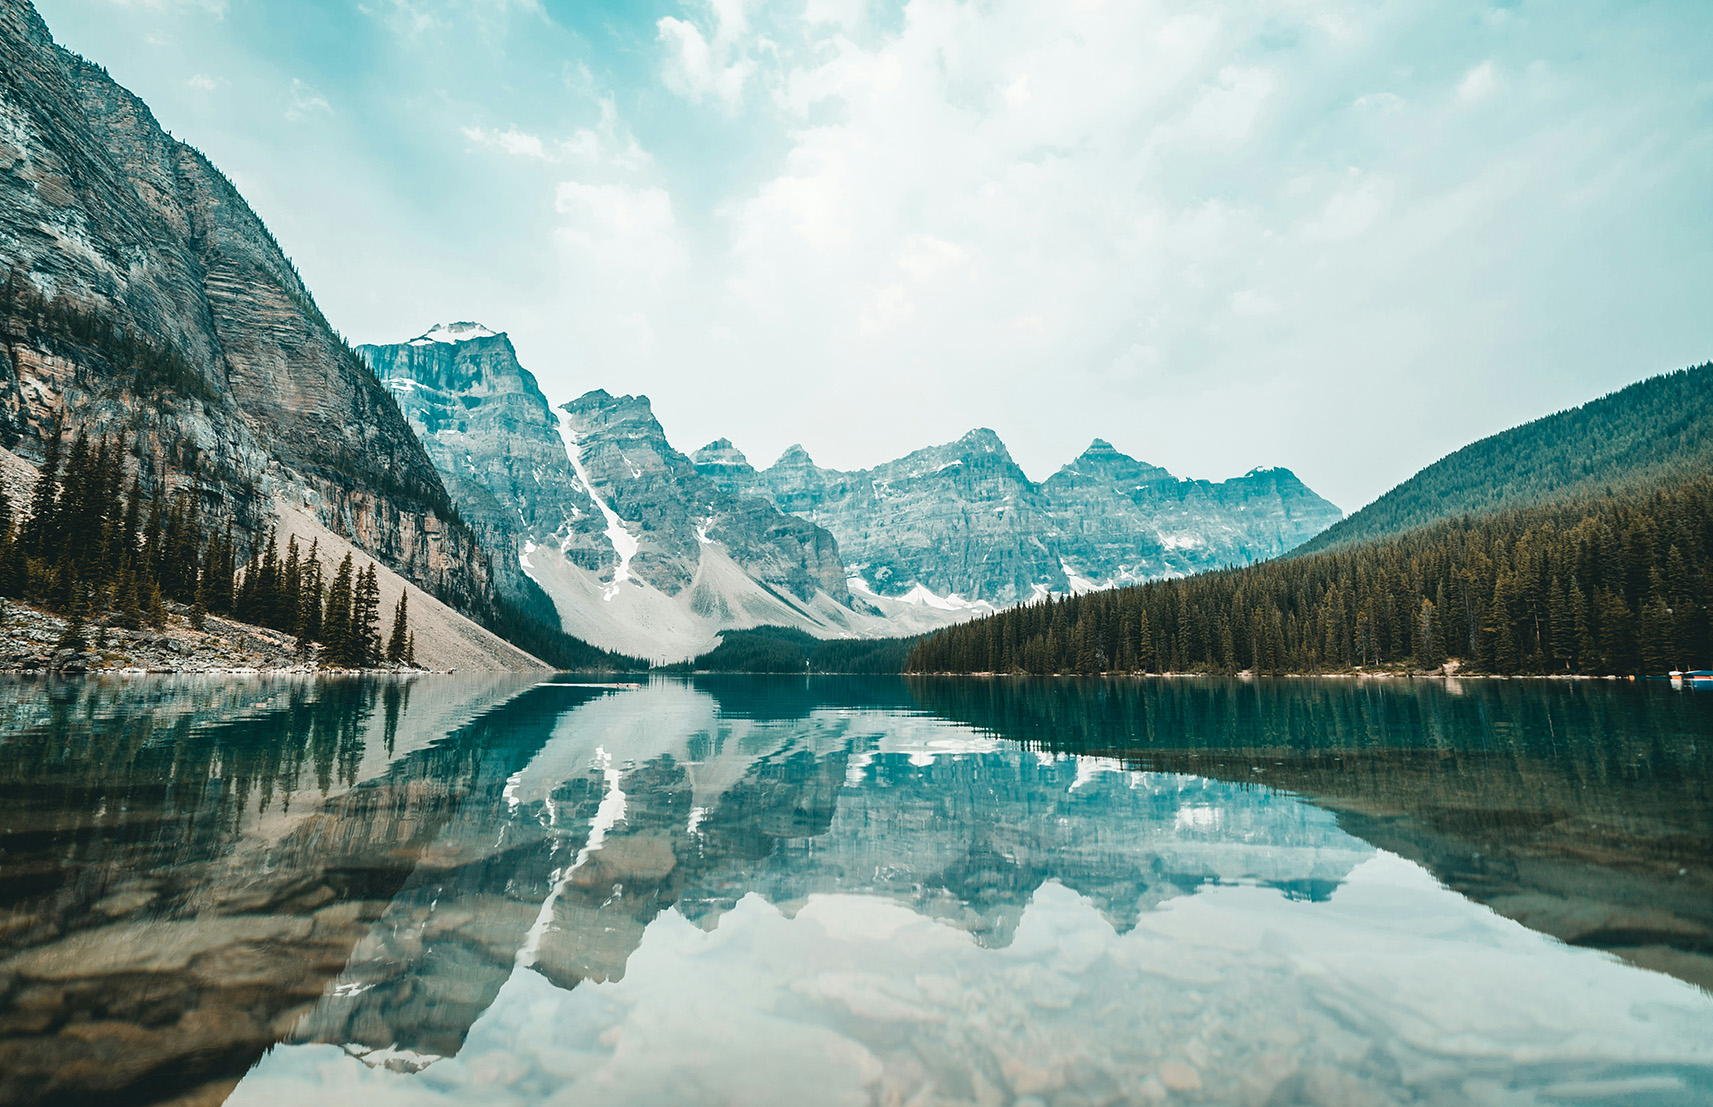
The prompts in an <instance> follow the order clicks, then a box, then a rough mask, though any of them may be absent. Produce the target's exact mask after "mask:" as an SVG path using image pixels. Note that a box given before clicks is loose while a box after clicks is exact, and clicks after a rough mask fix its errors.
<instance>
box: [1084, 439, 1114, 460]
mask: <svg viewBox="0 0 1713 1107" xmlns="http://www.w3.org/2000/svg"><path fill="white" fill-rule="evenodd" d="M1117 452H1118V449H1117V447H1115V446H1113V444H1112V443H1110V442H1108V441H1107V440H1106V439H1104V438H1097V439H1095V440H1094V441H1093V442H1090V443H1089V444H1088V449H1086V450H1084V451H1083V456H1084V457H1098V456H1100V455H1102V454H1115V453H1117Z"/></svg>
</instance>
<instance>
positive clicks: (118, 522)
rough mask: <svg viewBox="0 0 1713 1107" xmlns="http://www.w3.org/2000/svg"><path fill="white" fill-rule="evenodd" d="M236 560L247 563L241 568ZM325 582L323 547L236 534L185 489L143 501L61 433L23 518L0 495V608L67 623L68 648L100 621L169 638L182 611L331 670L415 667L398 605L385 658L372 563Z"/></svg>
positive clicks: (134, 483) (113, 465) (118, 466)
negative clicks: (246, 629)
mask: <svg viewBox="0 0 1713 1107" xmlns="http://www.w3.org/2000/svg"><path fill="white" fill-rule="evenodd" d="M240 547H243V548H246V549H248V550H250V551H251V554H250V556H249V559H248V561H247V562H245V563H243V564H240V563H239V560H238V558H239V554H238V551H239V548H240ZM325 575H326V570H325V568H324V566H323V564H322V561H321V559H320V556H319V550H318V549H317V548H316V546H315V545H314V544H311V546H310V548H309V549H308V550H306V551H305V550H300V549H299V548H298V545H297V541H296V539H295V538H293V539H291V540H289V541H288V542H287V543H286V547H285V549H284V550H283V551H281V550H280V548H279V545H278V543H277V541H276V540H275V539H274V536H273V535H272V534H271V533H269V534H256V533H238V534H235V533H234V531H233V526H232V523H231V521H230V520H229V519H228V520H226V521H224V523H222V522H221V521H219V520H216V519H214V518H211V517H210V516H209V515H208V514H206V513H205V512H204V511H203V509H202V507H201V505H200V503H199V501H198V499H197V497H195V496H193V495H191V494H190V493H189V492H188V491H186V490H183V489H181V490H180V491H178V492H177V493H175V494H173V495H171V496H170V497H169V496H168V495H167V493H166V491H165V489H164V487H163V486H161V485H157V486H156V487H154V488H153V489H151V490H148V491H145V490H144V488H143V486H142V482H141V481H140V479H139V478H138V477H136V476H131V477H129V478H127V476H126V472H125V452H124V450H123V449H122V448H121V446H120V444H119V443H118V442H117V441H115V440H113V439H110V438H106V437H103V438H101V439H100V440H98V441H95V442H91V441H90V439H89V438H88V436H87V435H86V434H84V433H82V432H79V433H78V434H77V435H76V437H75V438H74V439H73V441H72V444H71V446H70V448H69V449H67V448H66V447H65V444H64V439H63V436H62V434H61V431H60V429H59V428H57V427H56V428H55V430H54V431H53V433H52V434H51V436H50V437H49V439H48V442H47V446H46V456H45V458H44V460H43V462H42V468H41V476H40V479H39V480H38V481H37V483H36V486H35V489H34V491H33V493H32V494H31V497H30V503H29V504H28V505H27V506H21V505H13V504H12V503H11V502H10V501H9V500H8V498H7V496H6V494H5V492H4V490H3V489H0V595H3V596H10V597H14V598H17V599H24V600H30V601H34V602H36V603H39V604H41V605H42V606H44V607H47V608H48V609H49V610H52V611H55V612H58V613H60V614H62V615H64V616H65V617H66V618H67V620H68V628H67V631H66V637H65V639H64V640H63V641H62V642H61V643H60V645H61V646H64V647H70V648H74V649H83V648H86V647H87V645H88V642H87V641H86V631H85V628H86V627H87V625H88V624H89V623H90V622H92V621H97V620H99V621H103V622H107V623H110V624H111V625H114V626H118V627H123V628H126V629H129V630H136V629H139V628H141V627H143V626H152V627H157V628H158V627H163V626H165V625H166V622H167V610H166V605H167V604H168V603H169V602H172V603H177V604H182V605H184V606H185V607H187V608H189V613H188V614H189V619H190V622H191V624H192V625H193V626H195V627H198V628H200V627H201V626H202V623H203V620H204V619H205V618H206V616H208V615H223V616H229V617H231V618H234V619H237V620H239V621H241V622H246V623H253V624H256V625H258V626H265V627H271V628H273V629H276V630H281V631H284V632H286V633H288V634H293V635H296V636H297V638H298V649H299V652H300V653H302V654H303V655H304V656H306V657H307V656H309V655H310V654H311V653H312V652H313V651H312V645H313V644H314V643H316V642H319V643H321V644H322V650H321V654H320V659H321V663H322V664H324V665H329V666H337V667H341V668H359V667H368V666H374V665H378V664H380V662H381V661H382V660H383V659H384V660H388V661H393V662H403V663H406V664H410V663H414V660H415V657H414V655H415V645H414V639H413V636H411V634H410V632H409V629H408V626H407V623H406V621H407V618H408V615H407V612H406V608H405V603H404V600H403V599H402V598H401V599H400V603H399V606H398V608H396V609H395V611H394V619H393V629H392V634H391V636H390V638H389V639H388V640H387V642H386V648H385V649H383V642H382V638H381V635H380V615H381V612H380V591H379V587H378V584H377V581H376V573H375V566H374V565H373V564H370V565H368V566H367V567H365V568H363V569H361V570H355V569H354V568H353V565H352V562H351V557H350V555H348V554H347V555H346V557H345V559H344V561H343V562H341V563H340V565H339V566H338V568H337V570H336V571H335V572H334V574H333V576H332V579H331V580H324V577H325Z"/></svg>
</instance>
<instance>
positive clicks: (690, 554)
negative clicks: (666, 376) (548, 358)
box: [561, 389, 850, 603]
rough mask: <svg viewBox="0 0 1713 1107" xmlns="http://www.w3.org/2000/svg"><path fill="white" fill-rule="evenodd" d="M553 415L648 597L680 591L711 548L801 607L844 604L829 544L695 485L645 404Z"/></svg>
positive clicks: (780, 517) (691, 469) (612, 399)
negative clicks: (618, 528)
mask: <svg viewBox="0 0 1713 1107" xmlns="http://www.w3.org/2000/svg"><path fill="white" fill-rule="evenodd" d="M561 410H562V411H563V412H564V413H565V416H564V425H565V430H566V434H567V440H568V444H569V445H570V446H572V447H573V448H575V450H576V451H577V454H578V459H579V464H581V466H582V468H583V471H584V472H585V473H586V474H587V477H588V479H589V481H590V482H591V486H592V487H593V488H594V489H595V490H596V491H597V492H598V493H599V494H600V495H601V496H603V497H604V499H605V500H606V502H607V504H608V505H609V506H610V507H611V508H612V509H613V510H614V511H615V512H617V513H618V516H619V518H621V519H623V520H626V521H634V522H635V523H636V537H637V543H638V546H637V552H636V556H635V558H634V560H633V569H634V571H636V572H638V573H640V574H641V575H642V576H643V577H644V579H646V580H648V581H649V582H650V583H653V584H655V585H656V587H659V588H660V589H662V590H663V591H665V592H667V593H668V594H670V595H676V594H677V593H678V592H679V591H680V590H682V589H683V588H685V587H688V586H689V585H690V583H691V581H692V579H693V578H694V576H695V570H696V566H697V564H698V563H699V561H700V559H701V547H702V546H704V545H706V544H708V543H709V542H710V541H712V542H717V543H719V544H721V545H722V546H724V547H725V548H726V550H727V551H728V552H729V553H730V554H731V556H732V558H733V560H735V561H736V562H737V563H738V564H739V565H740V566H742V567H743V569H744V571H745V572H747V573H749V574H750V575H751V576H753V577H755V578H756V579H757V580H759V581H762V582H763V583H766V584H769V585H772V586H774V587H778V588H783V589H785V590H786V591H788V592H790V593H791V594H792V595H793V596H795V597H797V598H798V599H800V600H805V601H807V600H810V599H813V598H814V596H815V594H816V593H817V592H824V593H825V594H826V595H828V596H831V597H832V598H833V599H835V600H837V601H839V602H841V603H848V602H849V601H850V594H849V593H848V592H847V591H846V589H845V574H844V565H843V562H842V561H841V560H840V557H839V550H838V544H837V543H836V542H835V541H834V539H833V536H832V535H831V534H829V533H827V532H826V531H825V530H823V529H821V528H820V527H818V526H816V525H814V524H813V523H812V522H805V521H804V520H802V519H799V518H793V517H792V516H790V515H787V514H783V513H782V512H780V511H779V510H778V509H776V508H774V507H772V506H771V505H769V504H768V503H767V502H766V501H764V500H759V499H754V498H748V499H746V498H745V497H743V496H734V495H732V494H730V493H729V492H726V491H723V490H722V489H720V488H719V487H718V486H717V485H716V484H714V482H712V481H710V480H708V479H706V478H705V477H703V476H702V474H700V473H699V472H697V471H696V467H695V465H694V464H692V463H691V461H690V459H689V458H687V457H685V456H684V455H683V454H681V453H679V452H678V451H677V450H675V449H673V448H672V446H671V445H670V444H668V442H667V441H666V432H665V431H664V430H663V429H661V426H660V423H659V421H658V420H656V419H655V418H654V412H653V410H652V409H651V408H650V406H649V402H648V397H646V396H611V395H608V394H607V393H606V392H605V391H601V390H599V389H597V390H596V391H593V392H589V393H586V394H584V395H583V396H580V397H578V398H577V399H575V400H573V401H571V402H570V403H568V404H565V405H563V407H562V408H561Z"/></svg>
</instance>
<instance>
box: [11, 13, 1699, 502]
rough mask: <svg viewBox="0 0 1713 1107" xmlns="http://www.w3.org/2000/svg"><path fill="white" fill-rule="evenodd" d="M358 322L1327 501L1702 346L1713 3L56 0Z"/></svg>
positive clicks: (935, 433)
mask: <svg viewBox="0 0 1713 1107" xmlns="http://www.w3.org/2000/svg"><path fill="white" fill-rule="evenodd" d="M37 4H38V7H39V8H40V9H41V11H42V13H43V15H44V16H45V17H46V19H47V21H48V23H49V25H50V27H51V28H52V29H53V31H54V33H55V35H56V36H57V37H58V38H59V40H60V41H61V42H63V43H65V44H66V45H68V46H70V47H71V48H72V49H75V50H77V51H78V52H80V53H83V54H85V55H86V56H88V57H90V58H92V59H94V60H96V61H99V62H101V63H102V64H104V65H106V66H107V67H108V69H109V70H111V71H112V73H113V74H114V75H115V76H116V77H117V78H118V79H119V80H120V81H122V82H123V83H125V84H127V85H128V86H129V87H131V88H132V89H133V90H135V91H136V92H138V93H139V94H141V95H142V96H143V97H144V98H145V99H146V100H147V101H148V102H149V103H150V105H151V106H152V107H153V108H154V110H155V112H156V114H157V116H158V117H159V118H160V120H161V122H162V124H163V125H164V126H166V127H167V129H168V130H170V131H172V132H173V133H174V134H175V135H177V136H178V137H179V138H181V139H183V140H185V141H187V142H190V143H191V144H193V145H195V146H197V147H199V148H201V149H202V150H203V151H204V152H206V153H207V154H209V155H210V156H211V157H212V158H213V159H214V161H215V162H216V163H217V164H218V165H220V166H221V167H222V168H223V169H224V170H226V171H227V173H228V174H229V175H230V176H231V177H232V178H233V179H234V180H235V181H236V182H237V183H238V185H239V187H240V188H241V189H242V190H243V191H244V193H245V195H246V196H247V197H248V198H249V200H250V202H251V203H252V204H253V205H254V206H255V207H256V209H257V210H258V211H259V212H260V213H261V214H262V216H263V218H264V219H266V220H267V221H268V223H269V224H270V226H271V227H272V228H273V230H274V231H275V233H276V234H277V235H278V237H279V238H280V240H281V242H282V243H283V244H284V245H285V247H286V249H287V251H288V252H289V253H291V254H292V255H293V257H294V258H295V260H296V261H297V262H298V264H299V266H300V268H301V269H302V271H303V273H304V274H305V276H306V278H307V279H308V280H309V283H310V285H311V288H312V289H313V290H314V292H315V294H316V296H317V298H318V299H319V301H320V302H321V304H322V306H323V308H324V309H325V310H326V312H327V315H328V317H329V318H330V319H332V320H333V322H334V324H335V325H336V326H338V327H339V328H340V329H341V330H343V331H344V332H345V333H346V334H347V335H349V336H350V337H351V338H352V339H353V340H355V341H361V342H385V341H399V340H403V339H408V338H410V337H412V336H414V335H416V334H419V333H421V332H422V331H424V330H426V329H427V328H428V327H429V326H430V325H431V324H433V323H435V322H443V321H451V320H455V319H475V320H479V321H481V322H483V323H486V324H487V325H489V326H492V327H495V328H497V329H503V330H506V331H509V332H510V334H511V336H512V338H513V340H514V341H515V343H516V344H517V347H518V350H519V353H520V355H521V356H522V359H523V361H524V363H525V364H526V365H527V366H529V367H530V368H531V369H532V370H534V372H535V373H536V375H537V376H538V377H539V378H540V379H541V381H542V384H543V387H544V388H545V389H546V390H547V392H548V395H549V398H550V399H553V400H555V401H556V402H557V401H559V400H563V399H567V398H569V397H571V396H574V395H576V394H578V393H581V392H583V391H585V390H587V389H591V388H606V389H607V390H609V391H612V392H644V393H647V394H648V395H649V396H650V397H651V398H652V399H653V400H654V406H655V411H656V413H657V414H658V415H659V416H660V418H661V421H662V422H663V423H664V425H665V427H666V430H667V433H668V435H669V436H670V438H671V439H672V441H673V442H674V444H675V445H677V446H679V447H680V448H681V449H685V450H686V451H688V450H692V449H694V448H696V447H697V446H700V445H701V444H703V443H704V442H706V441H708V440H709V439H712V438H714V437H717V436H720V435H726V436H729V437H731V438H732V439H733V440H734V441H735V442H736V443H737V445H738V446H739V447H740V448H742V449H743V450H744V451H745V452H746V453H748V454H749V456H750V458H751V460H752V461H755V462H757V463H758V464H767V463H769V462H771V461H772V460H773V458H774V457H776V456H777V455H778V454H779V452H780V451H781V450H782V449H783V448H784V447H785V446H787V445H789V444H790V443H792V442H798V441H800V442H802V443H803V444H804V445H805V446H807V448H808V449H809V452H810V453H811V454H812V455H813V456H814V457H815V458H816V460H818V461H819V462H821V463H822V464H823V465H835V466H839V467H844V468H855V467H862V466H866V465H870V464H873V463H875V462H878V461H881V460H884V459H886V458H889V457H893V456H897V455H899V454H902V453H904V452H907V451H908V450H910V449H913V448H916V447H919V446H922V445H926V444H929V443H934V442H941V441H947V440H950V439H952V438H955V437H957V436H958V435H960V434H962V433H963V432H964V431H966V430H968V429H970V428H971V427H974V426H989V427H992V428H994V429H995V430H997V431H998V432H999V434H1000V435H1001V436H1002V437H1003V438H1004V439H1005V440H1006V442H1007V443H1009V444H1010V446H1011V448H1012V451H1013V453H1014V454H1015V456H1016V457H1017V459H1018V461H1019V462H1021V463H1022V465H1023V466H1024V468H1025V469H1026V470H1027V471H1028V472H1029V473H1030V474H1031V475H1032V476H1034V477H1036V478H1041V477H1045V476H1046V475H1047V474H1049V473H1050V472H1052V471H1053V470H1054V469H1056V468H1057V467H1058V466H1059V465H1061V464H1063V463H1064V462H1065V461H1067V460H1069V459H1070V458H1072V457H1074V456H1075V455H1076V454H1077V453H1079V452H1080V451H1081V450H1082V449H1083V448H1084V447H1085V446H1086V445H1087V443H1088V441H1089V439H1091V438H1093V437H1095V436H1100V437H1104V438H1107V439H1109V440H1111V441H1112V442H1113V443H1114V444H1115V445H1117V446H1118V447H1119V448H1120V449H1122V450H1125V451H1126V452H1128V453H1131V454H1133V455H1135V456H1137V457H1140V458H1142V459H1144V460H1148V461H1152V462H1155V463H1157V464H1162V465H1166V466H1167V467H1169V468H1171V469H1172V470H1173V471H1175V472H1178V473H1180V474H1182V475H1189V476H1198V477H1209V478H1224V477H1227V476H1232V475H1235V474H1238V473H1241V472H1244V471H1246V470H1247V469H1249V468H1251V467H1253V466H1258V465H1284V466H1288V467H1290V468H1291V469H1294V470H1295V471H1296V472H1297V473H1298V475H1299V476H1301V477H1302V478H1303V479H1304V480H1305V481H1307V482H1308V483H1309V484H1310V486H1311V487H1313V488H1315V489H1317V490H1318V491H1320V492H1322V493H1323V494H1325V495H1327V496H1328V497H1329V498H1331V499H1332V500H1334V501H1335V502H1337V503H1338V504H1339V505H1340V506H1342V507H1344V508H1345V509H1347V510H1350V509H1353V508H1355V507H1358V506H1360V505H1361V504H1363V503H1365V502H1367V501H1368V500H1370V499H1372V498H1373V497H1374V496H1375V495H1377V494H1379V493H1380V492H1382V491H1384V490H1385V489H1386V488H1387V487H1388V486H1390V485H1391V484H1393V483H1395V482H1396V481H1397V480H1399V479H1402V478H1403V477H1405V476H1407V475H1409V473H1411V472H1412V471H1414V470H1415V469H1417V468H1419V467H1420V466H1421V465H1423V464H1425V463H1427V462H1429V461H1432V460H1433V459H1434V458H1436V457H1439V456H1440V455H1442V454H1444V453H1446V452H1448V451H1449V450H1451V449H1454V448H1456V447H1457V446H1459V445H1462V444H1463V443H1465V442H1467V441H1469V440H1471V439H1473V438H1477V437H1480V436H1481V435H1484V434H1487V433H1491V432H1492V431H1495V430H1499V429H1501V428H1503V427H1505V426H1508V425H1511V424H1513V423H1516V422H1520V421H1523V420H1526V419H1528V418H1532V417H1534V416H1536V415H1540V414H1544V413H1546V412H1549V411H1552V410H1555V409H1557V408H1560V407H1564V406H1568V405H1571V404H1574V403H1579V402H1581V401H1583V400H1586V399H1588V398H1591V397H1593V396H1595V395H1598V394H1600V393H1602V392H1605V391H1608V390H1610V389H1612V388H1615V387H1618V386H1621V385H1623V384H1627V383H1629V382H1630V381H1633V380H1636V379H1639V378H1641V377H1644V376H1648V375H1651V374H1653V373H1657V372H1662V371H1665V370H1670V369H1675V368H1681V367H1683V366H1685V365H1688V364H1692V363H1697V362H1700V361H1704V360H1707V359H1709V358H1713V300H1710V297H1709V292H1708V290H1709V287H1710V275H1713V68H1709V66H1708V65H1707V48H1708V45H1709V43H1713V4H1708V3H1706V2H1705V0H1684V2H1680V3H1648V2H1638V0H1624V2H1614V3H1600V2H1597V0H1587V2H1579V3H1575V4H1564V3H1530V2H1520V3H1518V2H1511V3H1503V4H1498V5H1491V6H1490V5H1487V4H1480V3H1464V2H1461V0H1325V2H1319V0H1231V2H1223V0H1208V2H1155V0H1104V2H1103V0H1051V2H1048V0H1034V2H1020V0H965V2H957V0H909V2H907V3H903V4H900V3H896V2H892V0H777V2H776V0H644V2H638V3H626V2H623V0H575V2H573V0H292V2H291V3H278V2H275V0H37Z"/></svg>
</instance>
